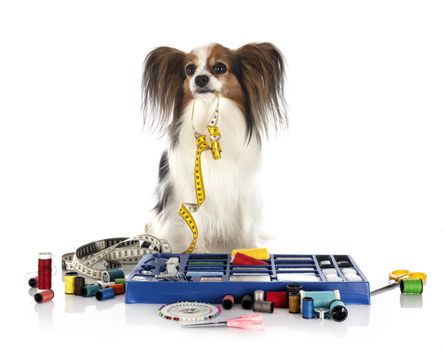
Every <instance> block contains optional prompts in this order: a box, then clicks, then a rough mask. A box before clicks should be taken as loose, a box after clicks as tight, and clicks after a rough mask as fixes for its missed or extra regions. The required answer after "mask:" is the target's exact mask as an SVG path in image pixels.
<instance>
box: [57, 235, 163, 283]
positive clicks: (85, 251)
mask: <svg viewBox="0 0 444 350" xmlns="http://www.w3.org/2000/svg"><path fill="white" fill-rule="evenodd" d="M155 252H158V253H171V246H170V244H169V243H168V242H167V241H166V240H163V239H158V238H156V237H154V236H151V235H140V236H135V237H133V238H128V237H124V238H108V239H103V240H100V241H96V242H91V243H88V244H85V245H83V246H81V247H80V248H78V249H77V250H76V251H75V253H68V254H64V255H63V256H62V269H63V270H65V271H77V272H79V273H81V274H82V275H85V276H87V277H90V278H92V279H95V280H97V279H101V278H102V274H103V273H104V272H105V271H106V270H109V269H114V268H119V267H121V266H122V265H135V264H137V263H138V261H139V259H140V258H141V257H142V256H143V255H144V254H147V253H151V254H152V253H155Z"/></svg>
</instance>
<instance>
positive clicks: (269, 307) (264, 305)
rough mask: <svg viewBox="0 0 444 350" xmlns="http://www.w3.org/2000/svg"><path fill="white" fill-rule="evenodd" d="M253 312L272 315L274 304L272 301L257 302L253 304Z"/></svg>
mask: <svg viewBox="0 0 444 350" xmlns="http://www.w3.org/2000/svg"><path fill="white" fill-rule="evenodd" d="M253 311H256V312H265V313H269V314H272V313H273V311H274V303H273V302H272V301H264V300H257V301H255V302H254V306H253Z"/></svg>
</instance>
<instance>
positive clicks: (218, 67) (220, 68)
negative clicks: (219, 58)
mask: <svg viewBox="0 0 444 350" xmlns="http://www.w3.org/2000/svg"><path fill="white" fill-rule="evenodd" d="M226 71H227V66H226V65H225V64H223V63H220V62H218V63H216V64H215V65H214V68H213V72H214V73H215V74H223V73H225V72H226Z"/></svg>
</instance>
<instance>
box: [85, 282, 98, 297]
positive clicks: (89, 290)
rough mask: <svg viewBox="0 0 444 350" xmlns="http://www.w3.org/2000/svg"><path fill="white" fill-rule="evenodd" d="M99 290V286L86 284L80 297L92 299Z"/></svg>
mask: <svg viewBox="0 0 444 350" xmlns="http://www.w3.org/2000/svg"><path fill="white" fill-rule="evenodd" d="M99 290H100V286H99V285H98V284H97V283H96V284H88V285H86V286H85V287H83V289H82V296H84V297H93V296H95V295H96V293H97V291H99Z"/></svg>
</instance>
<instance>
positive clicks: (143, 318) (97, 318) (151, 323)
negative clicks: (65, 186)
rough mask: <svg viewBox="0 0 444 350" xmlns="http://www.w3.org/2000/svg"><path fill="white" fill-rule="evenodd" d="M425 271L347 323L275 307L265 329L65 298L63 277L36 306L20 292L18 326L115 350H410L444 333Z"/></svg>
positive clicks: (45, 338)
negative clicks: (202, 324) (186, 322)
mask: <svg viewBox="0 0 444 350" xmlns="http://www.w3.org/2000/svg"><path fill="white" fill-rule="evenodd" d="M428 270H429V271H428V272H429V276H430V275H431V276H430V277H429V278H430V279H431V280H430V281H429V282H428V283H427V285H426V286H425V289H424V293H423V294H422V295H402V294H401V293H400V290H399V288H396V289H392V290H389V291H387V292H385V293H381V294H379V295H376V296H373V297H372V305H348V306H347V309H348V311H349V316H348V318H347V319H346V320H345V321H344V322H334V321H332V320H323V321H321V320H319V319H312V320H306V319H303V318H302V317H301V315H292V314H289V313H288V310H284V309H276V310H275V312H274V313H273V314H262V315H263V317H264V324H265V329H264V330H262V331H256V330H241V329H234V328H195V329H183V328H181V326H180V324H179V323H178V322H174V321H168V320H165V319H162V318H160V317H159V316H158V315H157V310H158V308H159V307H160V305H148V304H131V305H128V304H125V303H124V297H123V296H118V297H116V298H115V299H112V300H107V301H102V302H98V301H97V300H96V299H95V298H83V297H76V296H72V295H65V294H64V293H63V283H62V282H61V281H60V280H59V278H54V280H53V283H54V290H55V291H56V296H55V298H54V299H53V301H51V302H47V303H44V304H35V303H34V301H33V299H32V298H31V295H32V294H33V293H34V292H35V291H36V290H35V289H29V290H28V291H27V293H23V292H21V293H20V294H21V298H22V301H21V303H22V304H23V305H25V308H24V310H23V311H24V314H23V315H22V316H23V317H22V318H21V321H20V329H26V333H27V334H28V335H32V342H34V341H37V340H38V341H42V342H44V343H45V344H46V343H47V342H48V344H49V345H50V346H56V344H57V342H58V341H61V340H63V339H65V344H68V343H70V342H69V341H68V342H67V339H68V338H71V336H72V335H73V334H76V335H79V336H80V339H82V340H81V341H82V342H86V341H89V342H93V343H94V342H98V343H100V342H102V341H105V340H106V341H107V342H108V341H110V342H111V343H113V344H115V345H116V346H117V345H119V346H120V345H121V346H130V345H137V344H141V343H144V341H148V340H149V342H150V344H151V342H152V344H156V345H158V346H180V347H185V348H194V347H199V346H203V345H202V344H211V347H216V348H222V347H224V346H236V344H238V343H239V342H241V343H242V344H251V345H253V344H254V345H255V346H262V345H263V346H265V345H267V346H272V345H275V344H276V342H278V343H279V344H281V345H285V344H298V345H299V346H302V345H304V346H313V344H316V345H317V346H328V347H329V348H333V349H336V348H338V349H341V348H354V347H359V348H365V349H367V348H369V349H370V348H374V347H381V346H382V347H386V346H390V345H393V346H395V345H396V346H402V347H403V348H404V349H410V348H413V347H415V346H422V344H423V341H424V339H437V337H438V335H439V333H438V332H439V331H440V330H441V329H442V321H441V319H440V316H439V307H437V305H439V302H440V299H441V298H442V297H441V296H440V293H439V292H437V288H439V287H438V286H437V284H436V281H435V279H434V277H433V276H434V273H433V271H430V269H428ZM381 284H384V280H383V279H381V280H380V282H379V284H378V285H381ZM441 288H442V286H441ZM21 290H23V288H21ZM7 307H8V306H7ZM11 309H12V308H11ZM17 311H18V310H16V311H15V312H17ZM249 312H250V311H246V310H242V308H241V307H240V306H239V305H236V306H235V307H234V308H233V309H232V310H223V311H222V314H221V316H219V317H218V319H217V320H218V321H221V320H226V319H229V318H232V317H236V316H240V315H242V314H246V313H249ZM14 318H17V316H15V317H14ZM15 332H17V329H15ZM16 334H17V335H19V334H20V333H18V332H17V333H16ZM76 339H77V338H76ZM19 341H20V342H24V344H29V342H30V341H31V340H30V339H29V338H28V337H23V338H21V339H19ZM280 342H283V343H280ZM74 344H75V342H73V343H72V344H71V345H72V346H74ZM67 346H68V347H69V346H70V345H67ZM151 346H152V345H151Z"/></svg>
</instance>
